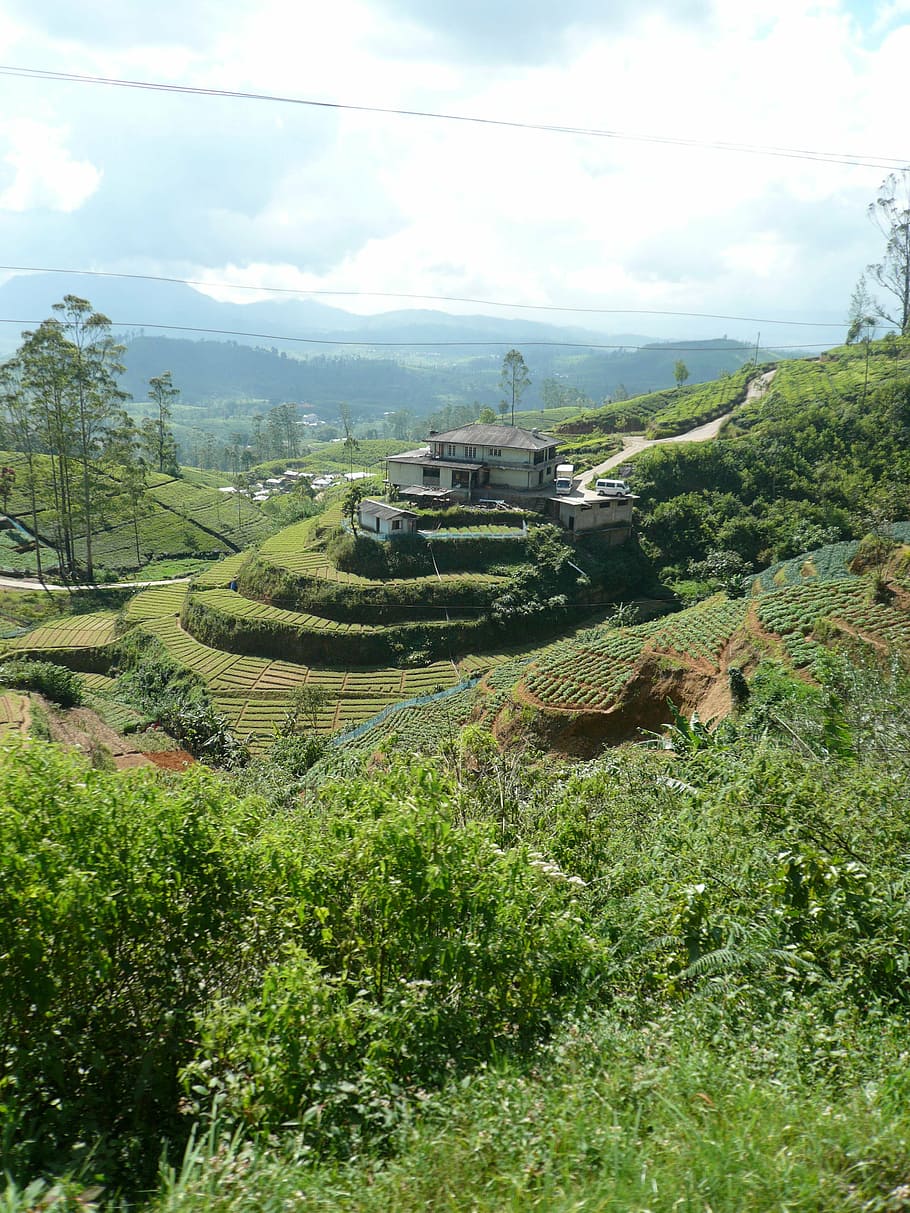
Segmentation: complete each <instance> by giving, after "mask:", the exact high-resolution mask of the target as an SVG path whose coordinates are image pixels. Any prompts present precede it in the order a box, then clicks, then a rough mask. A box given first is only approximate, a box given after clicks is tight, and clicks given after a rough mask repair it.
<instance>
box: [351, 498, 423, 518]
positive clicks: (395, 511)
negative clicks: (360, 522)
mask: <svg viewBox="0 0 910 1213" xmlns="http://www.w3.org/2000/svg"><path fill="white" fill-rule="evenodd" d="M360 516H361V517H364V516H366V517H368V518H387V519H388V518H416V517H417V515H416V514H415V513H414V512H413V511H412V510H403V509H401V508H400V507H399V506H397V505H387V504H386V503H385V502H384V501H374V500H373V498H372V497H364V499H363V500H362V501H361V503H360Z"/></svg>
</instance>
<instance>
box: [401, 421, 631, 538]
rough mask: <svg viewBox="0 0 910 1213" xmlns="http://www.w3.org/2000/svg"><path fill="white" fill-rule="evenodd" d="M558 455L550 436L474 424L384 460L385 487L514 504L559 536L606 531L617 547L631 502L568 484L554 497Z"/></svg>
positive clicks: (437, 497) (424, 496) (417, 497)
mask: <svg viewBox="0 0 910 1213" xmlns="http://www.w3.org/2000/svg"><path fill="white" fill-rule="evenodd" d="M558 462H559V459H558V450H557V445H556V442H555V440H554V439H553V437H552V436H551V435H549V434H544V433H541V431H540V430H526V429H522V428H520V427H519V426H512V425H485V424H481V423H475V424H473V425H464V426H461V427H460V428H459V429H457V430H447V431H445V432H444V433H441V434H437V433H431V434H430V436H429V439H428V442H427V445H426V446H424V447H420V448H418V449H417V450H414V451H405V452H404V453H403V454H401V455H390V456H389V458H388V460H387V467H388V472H387V476H388V481H389V484H390V485H394V486H395V488H396V489H397V490H398V492H399V493H400V494H401V496H402V497H406V498H410V499H411V500H412V501H414V502H418V501H422V502H427V501H433V502H446V501H448V502H449V503H451V502H455V501H460V502H463V503H464V504H476V505H481V506H483V505H487V504H490V503H491V499H496V498H501V499H502V501H501V502H500V504H506V503H507V504H509V505H512V506H520V507H523V508H525V509H528V510H536V511H537V512H538V513H540V514H543V515H545V516H547V517H549V518H551V519H552V520H553V521H554V522H557V523H559V525H560V526H562V527H564V528H565V530H567V531H570V532H572V533H573V534H577V533H580V532H586V531H611V532H612V533H613V534H614V535H615V537H616V542H617V543H622V542H624V541H625V540H626V539H627V538H628V536H629V534H630V532H631V529H632V510H633V506H634V503H635V498H634V497H633V496H632V495H631V494H625V495H622V496H610V497H604V496H599V495H598V494H597V493H596V492H595V491H594V490H593V489H591V488H585V487H582V486H581V485H579V484H576V485H575V486H573V488H572V489H571V491H570V492H569V493H566V492H564V491H563V492H557V491H556V468H557V465H558Z"/></svg>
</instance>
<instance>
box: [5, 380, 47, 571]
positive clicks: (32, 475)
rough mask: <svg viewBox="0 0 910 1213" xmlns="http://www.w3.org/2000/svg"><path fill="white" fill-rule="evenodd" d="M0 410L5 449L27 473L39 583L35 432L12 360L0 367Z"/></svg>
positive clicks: (39, 553)
mask: <svg viewBox="0 0 910 1213" xmlns="http://www.w3.org/2000/svg"><path fill="white" fill-rule="evenodd" d="M0 408H2V410H3V419H4V428H5V431H6V436H7V438H8V444H9V446H10V447H11V448H12V449H13V450H16V451H19V452H21V453H22V454H23V455H24V456H25V466H26V469H27V470H26V476H25V484H24V486H23V487H24V488H25V491H26V493H27V494H28V500H29V506H30V507H31V516H32V535H33V536H34V540H35V567H36V570H37V573H38V579H39V581H41V580H43V579H44V571H43V569H42V567H41V537H40V535H39V534H38V492H37V484H38V474H37V468H36V455H37V450H36V442H35V432H34V428H33V426H32V424H31V416H30V410H29V407H28V403H27V400H26V397H25V394H24V393H23V391H22V366H21V363H20V362H19V360H18V359H16V358H12V359H10V361H9V362H6V363H3V364H2V365H0ZM5 470H6V469H4V471H5ZM8 504H9V503H8V502H4V510H6V509H7V506H8Z"/></svg>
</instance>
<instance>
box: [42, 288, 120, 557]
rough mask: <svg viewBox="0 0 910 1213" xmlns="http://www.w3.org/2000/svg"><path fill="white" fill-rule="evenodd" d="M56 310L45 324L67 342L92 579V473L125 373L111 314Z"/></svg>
mask: <svg viewBox="0 0 910 1213" xmlns="http://www.w3.org/2000/svg"><path fill="white" fill-rule="evenodd" d="M54 311H55V312H56V313H57V317H56V318H55V319H54V320H50V321H46V322H45V323H47V324H56V325H57V326H58V327H59V329H60V332H61V334H62V337H63V340H64V342H65V352H66V363H67V369H68V371H69V380H70V383H69V394H70V396H71V400H72V409H73V414H74V419H75V437H76V451H77V458H78V462H79V465H80V469H81V476H80V479H81V494H82V514H83V517H82V523H83V526H84V528H85V573H86V577H87V578H88V580H89V581H92V580H93V579H94V576H95V568H94V556H93V551H92V546H93V533H94V503H93V500H92V488H93V478H94V477H93V473H94V466H95V463H96V461H97V459H98V458H99V456H100V454H101V439H102V435H103V433H104V429H105V427H106V426H107V424H108V422H109V421H110V419H111V417H112V416H113V413H114V411H115V409H116V408H117V406H118V405H119V404H120V403H121V402H122V401H123V400H125V399H126V393H125V392H123V391H121V390H120V387H119V385H118V383H117V376H118V375H120V374H122V373H123V370H124V367H123V365H122V363H121V362H120V357H121V355H122V354H123V346H122V345H118V344H117V343H116V342H115V341H114V339H113V337H112V336H111V322H110V321H109V320H108V318H107V316H104V315H102V314H101V313H100V312H95V311H93V310H92V305H91V304H90V303H89V302H88V300H87V299H80V298H79V296H78V295H64V297H63V302H62V303H55V304H54Z"/></svg>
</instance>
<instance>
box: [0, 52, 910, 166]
mask: <svg viewBox="0 0 910 1213" xmlns="http://www.w3.org/2000/svg"><path fill="white" fill-rule="evenodd" d="M0 75H4V76H18V77H22V78H25V79H30V80H56V81H62V82H64V83H70V84H100V85H107V86H109V87H114V88H132V89H140V90H144V91H147V92H160V93H180V94H183V95H186V96H192V97H223V98H230V99H233V100H239V101H268V102H274V103H278V104H280V105H304V106H310V107H312V108H315V109H328V110H338V111H347V112H352V113H362V114H383V115H386V116H392V117H396V118H429V119H432V120H435V121H444V122H462V123H469V124H474V125H478V126H496V127H506V128H508V129H511V130H525V131H543V132H546V133H547V134H556V135H582V136H585V137H588V138H596V139H616V140H623V141H627V142H633V143H656V144H662V145H668V146H673V147H691V148H706V149H708V150H709V151H717V152H740V153H743V154H747V155H753V156H778V157H783V158H785V159H791V160H812V161H816V162H820V163H824V164H846V165H850V166H853V167H862V168H881V169H887V170H889V171H890V170H893V169H895V168H901V167H904V166H906V165H907V164H908V162H910V157H903V158H900V159H899V158H896V157H893V156H872V155H865V154H862V153H851V152H826V151H820V150H817V149H812V148H793V147H776V146H773V145H763V144H752V143H736V142H726V141H723V140H717V139H683V138H678V137H676V136H670V135H651V134H635V133H632V132H629V131H615V130H601V129H599V128H597V127H585V126H564V125H561V124H550V123H542V122H519V121H515V120H510V119H505V118H487V117H476V116H473V115H470V114H451V113H446V112H443V111H435V110H415V109H396V108H393V107H391V106H382V105H351V104H346V103H342V102H339V101H317V100H314V99H312V98H305V97H288V96H282V95H280V94H275V93H258V92H256V93H254V92H243V91H241V90H239V89H220V88H200V87H195V86H191V85H186V84H164V83H161V82H160V81H153V80H128V79H121V78H118V77H114V76H90V75H85V74H81V73H77V72H58V71H50V70H46V69H44V68H30V67H17V66H15V65H13V64H0Z"/></svg>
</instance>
